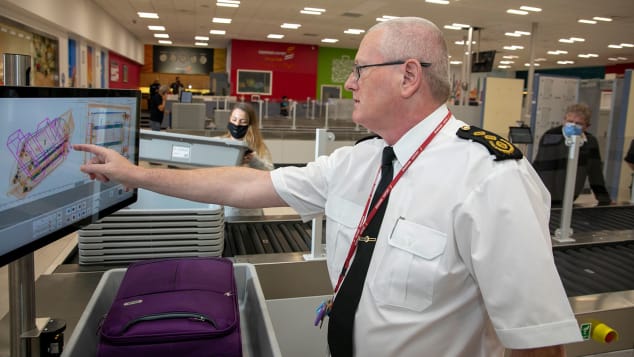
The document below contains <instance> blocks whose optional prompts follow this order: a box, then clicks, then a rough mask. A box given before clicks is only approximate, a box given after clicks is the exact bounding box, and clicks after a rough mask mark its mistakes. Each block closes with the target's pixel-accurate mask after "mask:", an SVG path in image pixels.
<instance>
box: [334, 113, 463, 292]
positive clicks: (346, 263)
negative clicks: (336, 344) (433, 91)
mask: <svg viewBox="0 0 634 357" xmlns="http://www.w3.org/2000/svg"><path fill="white" fill-rule="evenodd" d="M449 118H451V111H449V112H448V113H447V115H446V116H445V117H444V118H443V120H442V121H441V122H440V123H438V125H437V126H436V128H435V129H434V131H432V132H431V134H429V136H428V137H427V139H425V141H423V143H422V144H420V146H419V147H418V149H416V151H414V153H413V154H412V156H410V158H409V159H408V160H407V162H406V163H405V165H403V167H402V168H401V169H400V170H399V172H398V173H397V174H396V176H395V177H394V178H393V179H392V182H390V184H389V185H388V186H387V188H386V189H385V191H383V194H381V197H379V199H378V201H377V202H376V204H375V205H374V207H372V210H371V211H370V213H368V208H369V206H370V201H371V200H372V195H370V197H368V200H367V202H366V203H365V208H364V209H363V214H362V215H361V221H360V222H359V225H358V226H357V230H356V232H355V233H354V238H352V243H351V244H350V248H349V249H348V255H347V256H346V260H345V261H344V263H343V269H341V274H339V279H338V281H337V286H335V294H336V293H337V291H338V290H339V287H340V286H341V283H342V282H343V278H344V277H345V276H346V273H347V271H348V268H349V266H350V260H351V259H352V256H353V255H354V252H355V251H356V250H357V246H358V245H359V237H360V236H361V232H363V231H364V230H365V229H366V227H367V226H368V225H369V224H370V222H371V221H372V217H374V215H375V214H376V212H377V211H378V210H379V207H380V206H381V204H382V203H383V201H385V198H386V197H387V196H388V195H389V194H390V192H391V191H392V188H394V186H395V185H396V183H397V182H398V181H399V180H400V179H401V177H402V176H403V174H405V172H406V171H407V169H409V167H410V166H411V165H412V163H413V162H414V160H416V158H418V156H419V155H420V154H421V153H422V152H423V150H425V148H426V147H427V145H429V143H430V142H431V141H432V140H433V139H434V137H435V136H436V134H438V132H440V130H441V129H442V128H443V127H444V126H445V124H447V122H448V121H449ZM377 177H378V173H377ZM375 185H376V178H375V179H374V185H373V186H372V191H371V192H374V186H375ZM366 214H367V216H366Z"/></svg>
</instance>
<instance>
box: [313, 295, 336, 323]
mask: <svg viewBox="0 0 634 357" xmlns="http://www.w3.org/2000/svg"><path fill="white" fill-rule="evenodd" d="M331 310H332V299H328V301H322V302H321V304H319V306H317V308H316V309H315V322H314V324H315V326H317V325H319V328H321V326H322V325H323V324H324V319H325V318H326V316H328V315H330V311H331Z"/></svg>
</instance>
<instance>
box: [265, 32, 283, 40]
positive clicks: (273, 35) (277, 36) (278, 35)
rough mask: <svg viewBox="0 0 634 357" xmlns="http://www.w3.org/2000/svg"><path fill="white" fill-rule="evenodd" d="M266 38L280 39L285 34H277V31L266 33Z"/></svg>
mask: <svg viewBox="0 0 634 357" xmlns="http://www.w3.org/2000/svg"><path fill="white" fill-rule="evenodd" d="M266 38H273V39H277V40H279V39H282V38H284V35H280V34H277V33H270V34H268V35H266Z"/></svg>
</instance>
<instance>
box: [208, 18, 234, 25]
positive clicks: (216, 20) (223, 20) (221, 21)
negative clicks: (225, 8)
mask: <svg viewBox="0 0 634 357" xmlns="http://www.w3.org/2000/svg"><path fill="white" fill-rule="evenodd" d="M211 22H213V23H215V24H230V23H231V19H227V18H224V17H214V18H213V19H211Z"/></svg>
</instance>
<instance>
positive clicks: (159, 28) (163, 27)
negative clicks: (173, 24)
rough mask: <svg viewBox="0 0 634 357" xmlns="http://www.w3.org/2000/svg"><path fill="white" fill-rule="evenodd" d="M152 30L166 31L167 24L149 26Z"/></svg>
mask: <svg viewBox="0 0 634 357" xmlns="http://www.w3.org/2000/svg"><path fill="white" fill-rule="evenodd" d="M147 28H148V29H149V30H150V31H165V26H148V27H147Z"/></svg>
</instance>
